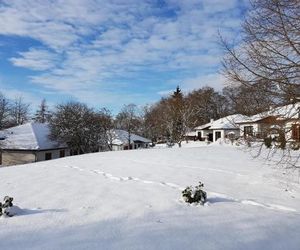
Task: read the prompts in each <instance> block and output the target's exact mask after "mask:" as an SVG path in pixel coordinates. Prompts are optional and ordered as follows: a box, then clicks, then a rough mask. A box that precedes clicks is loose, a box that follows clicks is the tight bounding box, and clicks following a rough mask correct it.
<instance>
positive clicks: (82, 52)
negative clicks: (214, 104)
mask: <svg viewBox="0 0 300 250" xmlns="http://www.w3.org/2000/svg"><path fill="white" fill-rule="evenodd" d="M246 5H247V3H246V0H245V1H241V0H148V1H143V0H107V1H106V0H36V1H33V0H31V1H29V0H7V1H6V0H4V1H3V0H0V88H1V92H3V93H4V94H5V95H7V96H8V97H10V98H14V97H17V96H20V95H22V96H23V98H24V99H25V100H26V101H28V102H31V103H32V107H33V108H34V107H35V106H36V105H37V104H38V103H39V102H40V101H41V99H42V98H46V100H47V102H48V103H49V104H50V105H54V104H56V103H60V102H64V101H67V100H78V101H81V102H86V103H87V104H89V105H91V106H94V107H96V108H101V107H107V108H110V109H111V110H112V111H113V112H117V111H118V110H119V108H120V107H121V106H122V105H123V104H128V103H136V104H138V105H143V104H146V103H153V102H155V101H157V100H159V99H160V97H161V96H162V95H164V94H166V93H169V92H170V91H171V90H173V89H175V87H176V86H177V85H180V86H181V88H182V89H183V90H184V91H190V90H193V89H197V88H200V87H203V86H206V85H208V86H212V87H215V88H216V89H221V88H222V86H223V85H222V84H224V79H223V77H222V76H221V75H220V74H219V69H220V60H221V59H222V55H223V51H222V49H221V48H220V46H219V44H218V31H220V32H221V33H222V35H223V36H225V37H226V38H228V39H234V38H235V37H237V36H238V33H239V26H240V22H241V20H242V19H243V15H244V12H245V9H246Z"/></svg>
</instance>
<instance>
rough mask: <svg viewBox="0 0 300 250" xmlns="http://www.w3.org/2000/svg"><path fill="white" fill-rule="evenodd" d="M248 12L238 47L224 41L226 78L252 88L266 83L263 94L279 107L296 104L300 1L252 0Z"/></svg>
mask: <svg viewBox="0 0 300 250" xmlns="http://www.w3.org/2000/svg"><path fill="white" fill-rule="evenodd" d="M249 13H250V14H249V16H248V17H247V19H246V20H245V22H244V24H243V26H242V29H243V37H242V41H241V43H240V44H239V45H237V46H235V45H234V44H230V43H229V42H227V41H225V39H222V44H223V46H224V48H225V50H226V51H227V55H226V57H225V58H224V60H223V66H224V74H225V76H226V77H227V78H228V80H229V81H230V82H231V83H237V84H243V85H245V86H247V87H249V88H257V87H258V86H259V85H260V84H265V83H267V84H268V86H269V88H265V89H264V94H265V95H269V96H272V97H273V98H274V101H275V102H276V103H278V104H286V103H289V102H291V101H292V102H293V101H295V100H296V99H297V98H298V97H299V95H300V85H299V84H300V2H299V0H253V1H251V10H250V11H249Z"/></svg>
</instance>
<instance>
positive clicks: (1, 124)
mask: <svg viewBox="0 0 300 250" xmlns="http://www.w3.org/2000/svg"><path fill="white" fill-rule="evenodd" d="M9 115H10V101H9V100H8V99H7V98H6V97H5V96H4V95H3V94H2V93H1V92H0V130H1V129H4V128H6V127H7V126H8V124H9Z"/></svg>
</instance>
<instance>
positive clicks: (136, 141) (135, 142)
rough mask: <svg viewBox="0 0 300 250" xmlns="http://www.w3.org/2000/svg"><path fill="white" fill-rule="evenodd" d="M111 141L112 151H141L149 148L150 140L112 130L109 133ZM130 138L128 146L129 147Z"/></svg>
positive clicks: (123, 131) (122, 131)
mask: <svg viewBox="0 0 300 250" xmlns="http://www.w3.org/2000/svg"><path fill="white" fill-rule="evenodd" d="M111 136H112V141H111V147H112V150H113V151H117V150H128V149H142V148H149V146H150V143H151V140H149V139H147V138H144V137H142V136H139V135H136V134H130V135H129V133H128V132H127V131H125V130H121V129H114V130H113V131H112V132H111ZM129 136H130V145H129Z"/></svg>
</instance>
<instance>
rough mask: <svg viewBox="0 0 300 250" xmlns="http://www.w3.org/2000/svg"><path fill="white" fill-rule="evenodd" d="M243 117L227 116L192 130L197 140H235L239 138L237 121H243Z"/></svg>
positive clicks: (238, 115)
mask: <svg viewBox="0 0 300 250" xmlns="http://www.w3.org/2000/svg"><path fill="white" fill-rule="evenodd" d="M244 118H245V116H243V115H240V114H237V115H229V116H226V117H222V118H220V119H218V120H215V121H214V120H211V121H210V122H209V123H206V124H204V125H201V126H199V127H196V128H195V129H194V130H195V131H196V134H197V136H198V139H199V140H207V141H211V142H214V141H217V140H218V139H219V138H221V139H224V138H232V139H237V138H238V137H239V136H240V128H239V126H238V124H237V122H238V121H240V120H243V119H244Z"/></svg>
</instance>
